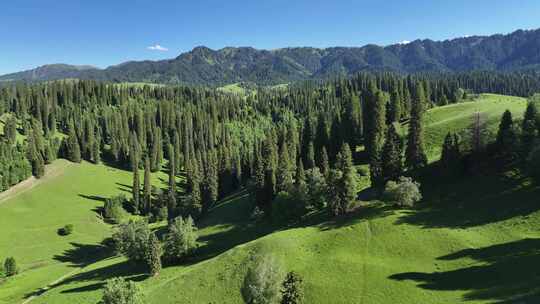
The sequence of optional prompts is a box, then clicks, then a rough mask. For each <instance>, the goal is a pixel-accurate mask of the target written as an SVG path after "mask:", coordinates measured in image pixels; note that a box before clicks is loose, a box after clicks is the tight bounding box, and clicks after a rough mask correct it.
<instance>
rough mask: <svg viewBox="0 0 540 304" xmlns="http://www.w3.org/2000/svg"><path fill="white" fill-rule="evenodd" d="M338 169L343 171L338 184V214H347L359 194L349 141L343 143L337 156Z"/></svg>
mask: <svg viewBox="0 0 540 304" xmlns="http://www.w3.org/2000/svg"><path fill="white" fill-rule="evenodd" d="M337 169H338V170H339V171H341V172H342V176H341V179H340V180H339V184H338V186H337V189H338V196H337V197H336V203H337V207H336V208H334V209H335V210H336V211H335V212H336V213H337V214H336V215H341V214H345V213H346V212H347V210H348V208H349V206H351V205H352V203H354V201H355V200H356V195H357V186H358V177H357V173H356V168H355V167H354V164H353V160H352V153H351V149H350V148H349V145H348V144H347V143H345V144H343V146H342V147H341V150H340V152H339V154H338V158H337Z"/></svg>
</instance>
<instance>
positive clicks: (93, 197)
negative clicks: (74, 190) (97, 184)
mask: <svg viewBox="0 0 540 304" xmlns="http://www.w3.org/2000/svg"><path fill="white" fill-rule="evenodd" d="M78 195H79V196H80V197H82V198H85V199H88V200H92V201H98V202H105V201H106V200H107V198H105V197H103V196H97V195H85V194H78Z"/></svg>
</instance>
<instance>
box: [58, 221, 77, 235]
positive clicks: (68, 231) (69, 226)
mask: <svg viewBox="0 0 540 304" xmlns="http://www.w3.org/2000/svg"><path fill="white" fill-rule="evenodd" d="M72 233H73V225H72V224H67V225H65V226H64V227H62V228H60V229H58V234H59V235H63V236H66V235H70V234H72Z"/></svg>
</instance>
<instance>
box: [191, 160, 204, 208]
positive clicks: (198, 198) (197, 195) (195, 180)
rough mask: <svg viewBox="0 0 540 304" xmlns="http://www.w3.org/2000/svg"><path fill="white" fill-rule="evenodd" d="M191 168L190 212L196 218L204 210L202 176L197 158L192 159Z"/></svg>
mask: <svg viewBox="0 0 540 304" xmlns="http://www.w3.org/2000/svg"><path fill="white" fill-rule="evenodd" d="M190 167H191V170H190V172H189V175H188V184H189V188H190V190H191V193H190V198H191V206H189V209H190V214H191V215H192V217H194V218H196V217H198V216H199V215H200V213H201V211H202V194H201V182H202V176H201V171H200V168H199V162H198V161H197V160H196V159H192V160H191V165H190Z"/></svg>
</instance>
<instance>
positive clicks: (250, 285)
mask: <svg viewBox="0 0 540 304" xmlns="http://www.w3.org/2000/svg"><path fill="white" fill-rule="evenodd" d="M253 262H254V266H253V267H251V268H249V270H248V273H247V274H246V277H245V278H244V285H243V287H242V296H243V297H244V301H245V302H246V303H247V304H273V303H276V302H277V301H279V298H280V295H281V292H280V285H281V282H282V280H283V268H282V265H281V263H279V262H278V261H277V260H276V259H275V258H274V257H273V256H270V255H260V256H256V257H255V258H254V261H253Z"/></svg>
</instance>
